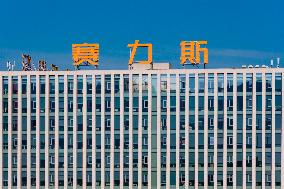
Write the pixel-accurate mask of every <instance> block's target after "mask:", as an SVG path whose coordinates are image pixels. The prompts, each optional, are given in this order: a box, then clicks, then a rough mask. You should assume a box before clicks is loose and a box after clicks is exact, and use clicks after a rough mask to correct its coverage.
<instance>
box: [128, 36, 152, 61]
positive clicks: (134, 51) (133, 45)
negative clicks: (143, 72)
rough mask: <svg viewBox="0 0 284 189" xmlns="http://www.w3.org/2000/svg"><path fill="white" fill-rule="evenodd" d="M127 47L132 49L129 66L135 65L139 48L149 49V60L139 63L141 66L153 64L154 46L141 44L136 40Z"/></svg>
mask: <svg viewBox="0 0 284 189" xmlns="http://www.w3.org/2000/svg"><path fill="white" fill-rule="evenodd" d="M127 47H130V48H132V50H131V53H130V58H129V61H128V64H129V65H132V64H133V61H134V56H135V54H136V50H137V47H147V48H148V60H146V61H139V64H152V44H151V43H148V44H139V40H135V43H134V44H128V45H127Z"/></svg>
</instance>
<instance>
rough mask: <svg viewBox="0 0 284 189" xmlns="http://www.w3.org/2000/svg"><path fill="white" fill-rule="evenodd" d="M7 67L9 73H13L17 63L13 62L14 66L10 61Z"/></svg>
mask: <svg viewBox="0 0 284 189" xmlns="http://www.w3.org/2000/svg"><path fill="white" fill-rule="evenodd" d="M6 66H7V69H8V71H13V70H14V67H15V61H14V62H13V64H12V63H11V62H10V61H8V62H7V65H6Z"/></svg>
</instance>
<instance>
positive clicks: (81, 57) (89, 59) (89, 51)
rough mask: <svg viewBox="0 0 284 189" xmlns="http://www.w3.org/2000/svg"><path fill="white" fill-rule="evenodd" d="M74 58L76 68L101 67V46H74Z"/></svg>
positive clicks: (84, 44) (85, 44) (86, 44)
mask: <svg viewBox="0 0 284 189" xmlns="http://www.w3.org/2000/svg"><path fill="white" fill-rule="evenodd" d="M72 57H73V61H74V66H80V65H82V64H83V63H85V64H86V65H89V64H90V65H94V66H98V65H99V44H88V43H83V44H72Z"/></svg>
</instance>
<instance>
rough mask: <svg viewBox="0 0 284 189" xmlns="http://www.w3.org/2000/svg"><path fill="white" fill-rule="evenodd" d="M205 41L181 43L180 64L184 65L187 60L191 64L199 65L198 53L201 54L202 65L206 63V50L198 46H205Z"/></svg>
mask: <svg viewBox="0 0 284 189" xmlns="http://www.w3.org/2000/svg"><path fill="white" fill-rule="evenodd" d="M206 44H207V41H182V42H181V43H180V46H181V57H180V60H181V62H180V63H181V64H182V65H184V64H185V63H186V61H187V60H188V61H189V62H190V63H191V64H199V63H200V52H203V56H204V59H203V60H204V64H207V63H208V49H207V48H201V47H200V45H206Z"/></svg>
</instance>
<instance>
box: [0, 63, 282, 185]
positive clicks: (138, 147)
mask: <svg viewBox="0 0 284 189" xmlns="http://www.w3.org/2000/svg"><path fill="white" fill-rule="evenodd" d="M283 74H284V69H281V68H252V69H168V70H143V71H138V70H84V71H25V72H22V71H21V72H18V71H10V72H0V94H1V95H0V107H2V111H0V125H1V127H2V128H1V129H0V154H2V155H1V156H0V164H1V165H2V166H0V188H168V189H169V188H281V187H282V188H283V187H284V145H283V144H284V137H283V136H282V135H281V133H282V132H283V131H284V125H283V122H282V120H283V116H284V115H283V110H284V109H283V108H284V104H283V103H284V99H283V98H284V95H283V90H284V83H283V81H282V80H283V76H284V75H283ZM281 160H282V161H281Z"/></svg>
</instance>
